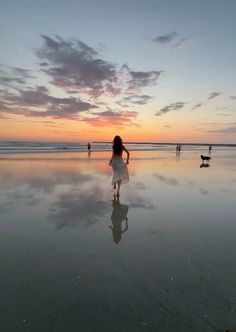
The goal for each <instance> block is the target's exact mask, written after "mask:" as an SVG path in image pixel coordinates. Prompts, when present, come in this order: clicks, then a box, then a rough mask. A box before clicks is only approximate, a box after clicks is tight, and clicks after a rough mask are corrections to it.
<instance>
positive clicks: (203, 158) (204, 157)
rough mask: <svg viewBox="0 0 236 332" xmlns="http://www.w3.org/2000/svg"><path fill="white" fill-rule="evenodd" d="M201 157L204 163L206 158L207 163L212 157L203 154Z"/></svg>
mask: <svg viewBox="0 0 236 332" xmlns="http://www.w3.org/2000/svg"><path fill="white" fill-rule="evenodd" d="M201 159H202V162H203V163H204V161H205V160H206V162H207V163H209V160H211V157H208V156H203V155H201Z"/></svg>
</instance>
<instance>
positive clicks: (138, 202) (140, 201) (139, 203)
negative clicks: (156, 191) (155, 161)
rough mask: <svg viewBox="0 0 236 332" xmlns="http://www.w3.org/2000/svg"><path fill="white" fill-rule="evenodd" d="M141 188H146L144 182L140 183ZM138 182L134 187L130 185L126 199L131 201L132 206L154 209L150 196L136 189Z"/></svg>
mask: <svg viewBox="0 0 236 332" xmlns="http://www.w3.org/2000/svg"><path fill="white" fill-rule="evenodd" d="M138 186H139V187H140V190H144V189H145V188H146V187H145V185H142V182H140V183H139V184H138ZM135 187H136V184H135V185H134V186H133V187H132V186H131V187H129V190H128V192H127V195H126V201H127V202H129V205H130V207H134V208H140V209H153V208H154V205H153V203H152V201H151V199H150V198H148V197H145V196H144V195H140V194H139V193H138V191H137V190H136V189H135Z"/></svg>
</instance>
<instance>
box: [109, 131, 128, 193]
mask: <svg viewBox="0 0 236 332" xmlns="http://www.w3.org/2000/svg"><path fill="white" fill-rule="evenodd" d="M123 151H125V152H126V154H127V159H126V164H128V163H129V151H128V150H127V149H126V148H125V146H124V145H123V143H122V139H121V138H120V136H115V138H114V140H113V146H112V152H113V153H112V157H111V160H110V162H109V165H111V166H112V169H113V172H114V174H113V178H112V185H113V187H114V189H116V184H117V185H118V189H117V196H119V194H120V186H121V183H127V182H128V181H129V173H128V169H127V165H126V164H125V163H124V161H123V158H122V153H123Z"/></svg>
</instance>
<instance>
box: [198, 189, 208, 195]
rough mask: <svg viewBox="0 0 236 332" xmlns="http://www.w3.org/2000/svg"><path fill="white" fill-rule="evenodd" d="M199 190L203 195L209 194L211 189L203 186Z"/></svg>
mask: <svg viewBox="0 0 236 332" xmlns="http://www.w3.org/2000/svg"><path fill="white" fill-rule="evenodd" d="M199 191H200V193H201V194H203V195H207V194H209V191H208V190H206V189H203V188H200V189H199Z"/></svg>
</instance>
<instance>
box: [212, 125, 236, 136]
mask: <svg viewBox="0 0 236 332" xmlns="http://www.w3.org/2000/svg"><path fill="white" fill-rule="evenodd" d="M208 132H211V133H215V134H222V135H223V134H226V135H227V134H236V126H231V127H227V128H222V129H214V130H208Z"/></svg>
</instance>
